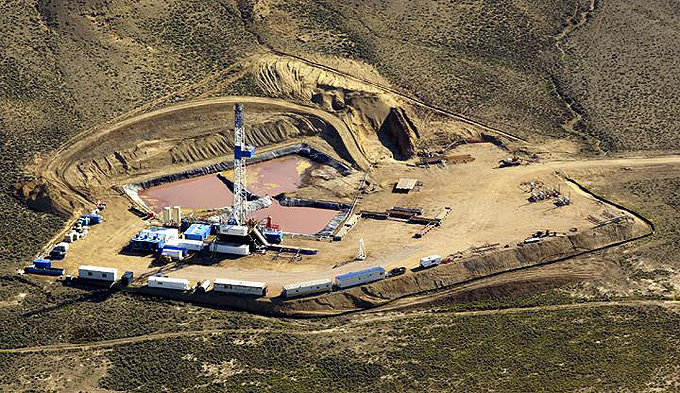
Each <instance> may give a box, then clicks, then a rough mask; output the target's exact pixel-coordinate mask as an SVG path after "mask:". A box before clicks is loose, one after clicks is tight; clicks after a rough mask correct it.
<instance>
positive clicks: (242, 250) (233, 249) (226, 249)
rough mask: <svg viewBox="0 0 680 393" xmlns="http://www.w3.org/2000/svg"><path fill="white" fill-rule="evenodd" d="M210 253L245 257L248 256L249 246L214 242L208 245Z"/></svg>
mask: <svg viewBox="0 0 680 393" xmlns="http://www.w3.org/2000/svg"><path fill="white" fill-rule="evenodd" d="M210 251H212V252H216V253H218V254H231V255H242V256H245V255H249V254H250V246H249V245H247V244H236V243H218V242H214V243H211V244H210Z"/></svg>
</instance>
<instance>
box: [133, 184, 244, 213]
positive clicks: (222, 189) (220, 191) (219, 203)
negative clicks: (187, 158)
mask: <svg viewBox="0 0 680 393" xmlns="http://www.w3.org/2000/svg"><path fill="white" fill-rule="evenodd" d="M139 196H140V197H141V198H142V200H143V201H144V202H145V203H146V204H147V205H148V206H149V207H150V208H151V209H153V210H154V211H156V212H161V211H162V210H163V207H164V206H182V207H183V208H187V209H210V208H215V207H223V206H228V205H231V203H232V201H233V197H232V194H231V191H229V188H228V187H227V186H226V184H224V183H223V182H222V181H221V180H220V179H218V178H217V175H205V176H199V177H194V178H191V179H184V180H178V181H174V182H171V183H164V184H161V185H159V186H155V187H151V188H147V189H146V190H142V191H140V192H139Z"/></svg>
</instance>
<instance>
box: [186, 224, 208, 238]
mask: <svg viewBox="0 0 680 393" xmlns="http://www.w3.org/2000/svg"><path fill="white" fill-rule="evenodd" d="M208 236H210V225H206V224H191V225H190V226H189V228H187V230H186V231H184V238H185V239H188V240H199V241H203V240H205V239H207V238H208Z"/></svg>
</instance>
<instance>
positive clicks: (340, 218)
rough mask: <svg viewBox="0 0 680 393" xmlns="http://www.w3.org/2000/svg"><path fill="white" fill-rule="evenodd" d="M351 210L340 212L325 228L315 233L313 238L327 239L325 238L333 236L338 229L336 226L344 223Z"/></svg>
mask: <svg viewBox="0 0 680 393" xmlns="http://www.w3.org/2000/svg"><path fill="white" fill-rule="evenodd" d="M350 210H351V209H346V210H342V211H340V212H339V213H338V214H336V215H335V217H333V218H332V219H331V220H330V221H329V222H328V224H326V226H325V227H324V228H323V229H322V230H320V231H319V232H317V233H316V234H315V236H317V237H327V236H333V235H334V234H335V230H336V229H337V228H338V225H340V224H342V223H343V222H345V219H346V218H347V216H349V213H350Z"/></svg>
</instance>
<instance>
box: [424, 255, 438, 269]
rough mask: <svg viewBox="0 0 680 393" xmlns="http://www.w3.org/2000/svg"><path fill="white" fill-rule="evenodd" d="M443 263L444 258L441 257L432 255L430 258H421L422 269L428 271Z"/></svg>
mask: <svg viewBox="0 0 680 393" xmlns="http://www.w3.org/2000/svg"><path fill="white" fill-rule="evenodd" d="M440 263H442V257H440V256H439V255H430V256H429V257H423V258H420V267H422V268H423V269H427V268H428V267H432V266H437V265H439V264H440Z"/></svg>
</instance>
